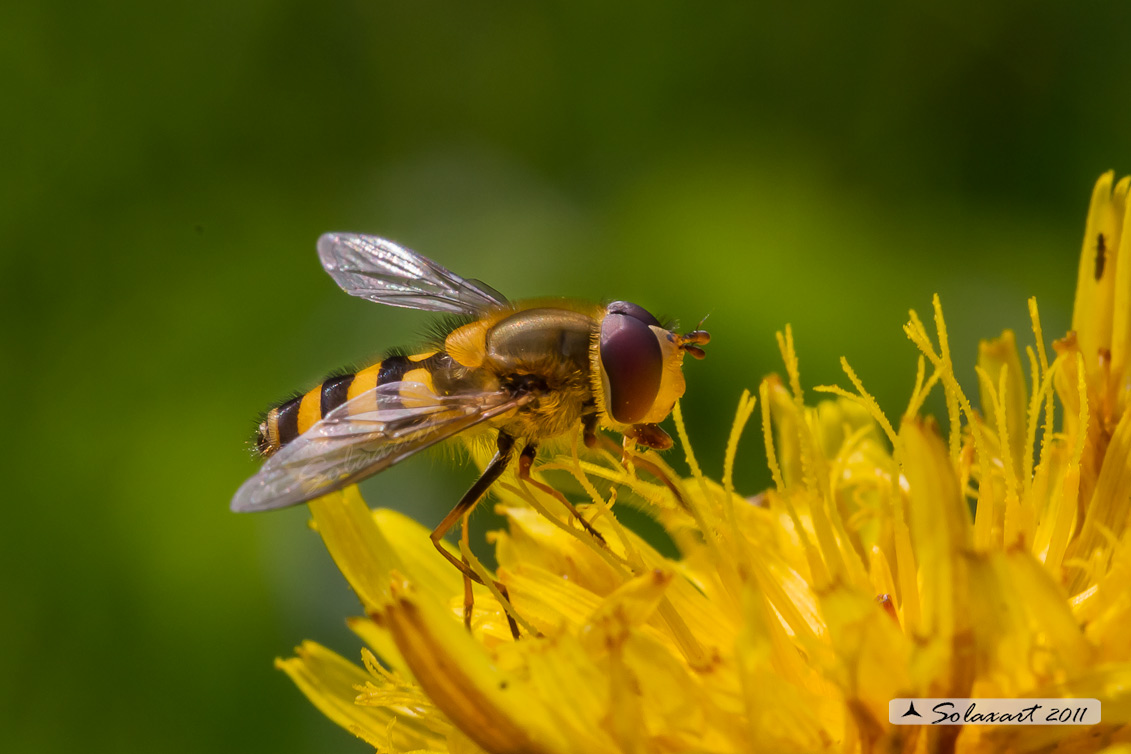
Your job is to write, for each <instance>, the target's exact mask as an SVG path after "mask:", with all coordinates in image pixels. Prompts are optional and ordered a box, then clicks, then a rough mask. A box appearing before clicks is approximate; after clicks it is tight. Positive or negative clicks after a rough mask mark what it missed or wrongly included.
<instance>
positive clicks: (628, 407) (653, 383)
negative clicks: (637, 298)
mask: <svg viewBox="0 0 1131 754" xmlns="http://www.w3.org/2000/svg"><path fill="white" fill-rule="evenodd" d="M708 340H710V336H709V335H707V333H706V332H704V331H702V330H694V331H692V332H690V333H688V334H687V335H678V334H676V333H673V332H671V331H670V330H667V329H665V328H664V326H663V325H661V324H660V321H659V320H658V319H656V318H655V317H654V316H653V315H652V314H651V313H649V312H648V311H647V310H646V309H644V308H643V307H641V306H638V305H637V304H633V303H629V302H628V301H614V302H612V303H611V304H609V305H608V306H607V307H606V308H605V316H604V317H603V318H602V319H601V329H600V334H599V337H598V343H597V346H598V351H597V352H598V356H599V359H598V363H599V366H600V374H601V388H602V390H603V404H604V408H605V412H606V413H607V414H608V416H609V418H611V419H612V420H613V421H614V422H616V423H617V424H627V425H635V424H655V423H657V422H660V421H663V420H664V419H665V418H666V417H667V415H668V414H670V413H671V410H672V408H673V407H674V406H675V402H676V401H677V400H679V398H680V396H682V395H683V391H684V389H685V387H686V385H685V383H684V379H683V370H682V365H683V356H684V354H685V353H690V354H691V355H692V356H694V357H695V358H700V359H701V358H703V355H704V354H703V350H702V349H701V348H699V346H700V345H702V344H704V343H706V342H707V341H708Z"/></svg>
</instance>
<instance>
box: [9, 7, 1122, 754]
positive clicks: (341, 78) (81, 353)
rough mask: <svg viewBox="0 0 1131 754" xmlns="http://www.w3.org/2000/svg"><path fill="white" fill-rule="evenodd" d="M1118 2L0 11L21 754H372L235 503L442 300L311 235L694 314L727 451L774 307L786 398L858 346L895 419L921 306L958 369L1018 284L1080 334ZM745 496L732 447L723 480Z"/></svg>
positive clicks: (1002, 324) (430, 486) (440, 473)
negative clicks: (299, 651)
mask: <svg viewBox="0 0 1131 754" xmlns="http://www.w3.org/2000/svg"><path fill="white" fill-rule="evenodd" d="M885 5H886V7H883V6H885ZM1129 8H1131V6H1128V5H1127V4H1126V3H1107V4H1103V3H1088V4H1078V5H1077V6H1074V7H1073V8H1072V10H1071V11H1068V10H1067V9H1066V8H1065V7H1063V6H1062V5H1061V4H1059V3H1055V2H1047V3H1040V2H1038V3H1003V4H992V7H991V5H990V4H985V3H981V2H973V1H969V2H964V1H961V0H960V1H958V2H952V3H947V4H944V5H942V6H940V5H939V4H937V3H936V4H934V5H933V6H932V7H922V8H917V7H912V5H909V4H905V3H886V4H885V3H880V4H878V5H873V6H872V7H871V9H870V10H868V11H864V10H862V8H861V6H859V5H858V4H857V5H850V4H845V3H816V4H814V3H804V4H802V3H797V4H784V3H783V4H778V7H768V6H761V5H756V4H752V3H716V4H704V3H653V2H647V3H645V2H621V3H615V4H610V3H599V2H588V1H585V0H582V1H581V2H572V3H546V4H529V3H517V2H504V3H499V4H494V5H491V6H487V5H486V4H467V3H438V2H429V1H427V0H411V1H408V0H395V1H393V2H361V1H357V2H348V3H320V4H314V3H307V2H293V1H290V2H286V1H284V2H270V3H268V2H259V1H256V0H251V1H250V2H243V3H231V2H211V1H207V0H205V1H202V2H196V3H192V4H191V5H190V4H183V7H177V6H174V5H166V4H156V5H155V4H153V3H141V2H136V1H134V2H129V1H123V2H117V3H113V4H110V3H86V4H83V3H63V2H59V1H58V0H40V1H39V2H34V3H22V4H18V5H12V6H10V7H8V8H6V10H5V11H3V15H4V16H5V20H4V21H3V22H2V23H0V92H2V102H3V110H4V115H3V116H2V117H0V155H2V157H0V192H2V195H0V260H2V265H3V266H2V268H0V283H2V285H3V289H2V293H3V295H2V298H0V307H2V312H3V328H2V336H0V337H2V340H0V344H2V346H0V347H2V352H0V374H2V375H3V378H4V385H5V390H4V393H3V395H4V401H3V417H4V424H5V427H6V430H7V431H6V432H5V434H6V437H5V439H4V440H3V441H2V442H3V467H4V469H5V473H4V478H5V485H4V488H5V493H4V494H3V500H4V503H5V504H4V509H3V518H2V520H3V525H2V529H0V531H2V535H3V536H2V545H0V605H2V615H3V617H2V619H0V627H2V628H0V632H2V634H0V741H3V742H4V744H3V748H4V750H5V751H9V752H42V753H49V752H64V751H67V752H72V751H77V750H82V751H86V752H103V751H105V752H122V753H126V752H154V751H161V752H201V751H207V752H211V753H212V754H221V753H222V752H241V753H246V752H249V751H271V752H279V753H282V752H309V751H329V750H334V751H343V752H362V751H365V750H366V748H367V747H365V746H364V745H363V744H361V743H360V742H359V741H356V740H355V739H353V738H352V737H351V736H350V735H349V734H348V733H345V732H343V731H340V730H338V729H337V728H336V727H335V726H333V725H332V724H331V723H330V722H329V721H327V720H325V719H324V718H322V717H321V715H319V714H318V713H317V712H316V711H315V710H314V708H313V707H311V706H310V705H309V704H307V702H306V701H305V700H304V699H303V698H302V697H301V695H300V694H299V693H298V692H297V691H296V690H295V689H294V688H293V687H292V686H291V684H290V683H289V681H287V679H286V678H285V677H284V676H283V675H282V674H281V673H279V672H277V671H275V670H274V669H273V668H272V659H273V658H274V657H275V656H278V655H286V654H288V653H289V652H290V650H291V648H292V647H293V646H294V645H295V644H297V643H298V642H299V641H301V640H302V639H304V638H314V639H318V640H321V641H323V642H324V643H326V644H329V645H330V646H332V647H334V648H336V649H338V650H339V651H341V652H342V653H344V654H345V655H346V656H348V657H351V658H357V650H358V646H359V645H358V642H357V641H356V640H355V639H354V638H353V637H352V636H350V635H349V634H348V633H347V632H346V631H345V628H344V623H343V618H344V617H345V616H346V615H348V614H351V613H353V612H354V611H355V610H356V603H355V601H354V599H353V597H352V595H351V594H350V593H349V591H348V589H347V588H346V586H345V584H344V581H342V580H341V579H340V578H339V577H338V575H337V574H336V572H335V571H334V569H333V566H332V564H331V563H330V562H329V558H328V557H327V556H326V554H325V552H324V550H323V549H322V546H321V544H320V542H319V541H318V539H317V537H316V536H315V535H313V534H312V533H310V532H309V531H308V530H307V528H306V514H305V511H304V510H303V509H295V510H289V511H285V512H280V513H277V514H273V515H264V516H235V515H233V514H230V513H229V512H228V510H227V505H228V501H229V499H230V496H231V494H232V493H233V491H234V490H235V488H236V487H237V486H238V485H239V483H240V482H241V481H242V480H243V479H244V478H245V477H246V476H248V475H249V474H251V473H252V472H253V471H254V469H255V464H254V462H253V461H252V459H251V458H250V456H249V454H248V453H247V451H246V446H245V441H246V439H247V438H248V436H249V434H250V433H251V431H252V428H253V424H254V417H255V415H256V413H257V412H258V411H260V410H261V409H264V408H266V407H268V406H269V405H270V404H271V403H272V402H273V401H276V400H278V399H280V398H282V397H285V396H286V395H287V394H288V393H289V392H290V391H292V390H295V389H305V388H307V387H309V386H311V385H312V384H313V383H315V382H316V381H317V380H319V379H320V378H321V377H322V376H324V375H325V374H326V373H327V372H328V371H330V370H331V369H333V368H336V367H340V366H342V365H346V364H350V363H357V362H364V361H366V360H368V359H372V358H374V357H376V356H378V355H379V354H380V353H381V352H382V351H383V350H384V349H385V348H387V347H389V346H394V345H403V344H406V343H412V342H413V340H414V339H415V338H416V337H417V334H418V333H419V332H420V331H421V330H422V329H423V327H424V326H425V324H426V320H427V318H426V317H425V316H422V315H420V314H419V313H415V312H407V311H399V310H388V309H383V308H382V307H378V306H373V305H370V304H366V303H365V302H362V301H360V300H357V299H351V298H349V297H347V296H345V295H344V294H342V293H341V292H339V291H338V289H337V288H336V287H335V286H334V285H333V283H332V282H331V281H330V279H329V278H328V277H327V276H326V275H324V274H323V273H322V271H321V270H320V268H319V265H318V262H317V258H316V256H315V253H314V241H315V239H316V238H317V237H318V235H319V234H320V233H322V232H324V231H327V230H357V231H365V232H372V233H380V234H382V235H386V236H388V237H391V238H394V239H397V240H400V241H402V242H403V243H405V244H407V245H410V246H412V247H414V248H416V249H418V250H420V251H422V252H424V253H426V254H428V255H429V256H432V257H434V258H436V259H438V260H440V261H442V262H443V263H445V264H447V265H448V266H450V267H451V268H453V269H455V270H456V271H458V272H462V273H464V274H467V275H470V276H474V277H479V278H482V279H483V280H486V281H488V282H490V283H491V284H492V285H494V286H495V287H497V288H499V289H500V290H502V291H504V292H506V293H508V294H509V295H511V296H512V297H524V296H533V295H541V294H565V295H575V296H582V297H587V298H593V299H601V298H607V297H615V298H626V299H630V300H633V301H637V302H639V303H641V304H643V305H645V306H647V307H648V308H650V309H653V310H657V311H659V312H662V313H664V314H668V315H672V316H676V317H679V318H681V319H682V320H683V322H684V324H686V325H692V324H694V323H695V322H696V321H697V320H698V319H699V318H700V317H703V316H704V315H708V314H709V315H710V319H709V320H708V328H709V329H710V331H711V332H712V334H713V335H714V341H713V342H712V344H711V345H710V348H709V351H710V355H709V358H708V359H707V360H706V361H703V362H689V364H688V366H687V369H686V372H687V375H688V380H689V391H688V395H687V398H686V400H685V402H684V408H685V413H686V415H687V416H688V423H689V425H690V430H691V434H692V437H693V439H694V441H695V443H696V446H697V450H698V452H699V454H700V456H701V458H702V460H703V462H704V464H705V466H706V468H707V469H708V471H711V472H713V473H715V474H717V473H719V471H720V469H721V462H722V460H721V459H722V450H723V445H724V442H725V437H726V433H727V431H728V427H729V422H730V419H731V416H732V412H733V410H734V408H735V405H736V403H737V400H738V397H739V394H740V393H741V391H742V390H743V388H756V386H757V383H758V381H759V379H760V378H761V377H762V376H763V375H764V374H766V373H768V372H771V371H775V370H779V371H780V361H779V357H778V354H777V348H776V345H775V342H774V332H775V331H776V330H778V329H780V328H782V327H783V326H784V325H785V324H786V323H792V325H793V328H794V332H795V335H796V338H797V345H798V351H799V353H800V357H801V364H802V373H803V379H804V381H805V383H806V385H808V386H813V385H816V384H821V383H830V382H839V383H840V384H846V380H845V379H844V378H843V376H842V375H841V373H840V371H839V366H838V359H839V357H840V356H842V355H844V356H847V357H849V359H850V361H851V363H852V364H853V366H854V367H855V369H856V370H857V372H858V373H859V375H860V376H861V378H862V379H863V380H864V381H865V383H866V384H867V385H868V386H869V387H870V388H871V389H872V390H873V391H874V393H875V394H876V395H877V396H878V397H879V400H880V402H881V404H882V405H883V407H884V408H885V409H886V410H887V411H889V412H891V413H892V414H894V415H898V413H899V412H900V411H901V410H902V407H903V406H904V404H905V401H906V400H907V397H908V395H909V393H910V389H911V385H912V383H913V379H914V368H915V351H914V349H913V347H912V346H911V344H910V343H909V342H908V341H907V340H906V339H905V337H904V335H903V333H902V332H901V329H900V328H901V325H902V324H903V322H904V321H905V320H906V317H907V310H908V309H909V308H916V309H917V310H919V311H920V312H924V313H925V312H928V311H929V308H930V297H931V295H932V294H933V293H936V292H937V293H939V294H940V295H941V296H942V299H943V302H944V306H945V307H946V313H947V316H948V321H949V324H950V327H951V334H952V341H951V342H952V344H953V349H954V353H955V356H956V359H957V362H958V366H959V369H960V372H961V374H962V375H963V376H964V377H965V378H966V379H967V384H969V385H971V386H972V385H974V384H975V383H974V380H973V377H974V375H973V363H974V355H975V351H976V344H977V340H978V338H980V337H989V336H992V335H996V334H998V333H999V332H1000V331H1001V330H1002V329H1003V328H1006V327H1012V328H1015V329H1017V330H1018V332H1019V335H1020V338H1021V340H1022V342H1023V343H1024V342H1030V341H1031V336H1029V335H1028V331H1027V315H1026V308H1025V300H1026V298H1027V297H1028V296H1030V295H1036V296H1038V299H1039V301H1040V305H1041V312H1042V316H1043V318H1044V323H1045V326H1046V332H1047V333H1049V334H1050V336H1054V335H1059V334H1063V332H1064V331H1065V330H1066V329H1067V327H1068V324H1069V321H1070V307H1071V296H1072V293H1073V290H1074V278H1075V271H1076V264H1077V262H1076V260H1077V255H1078V254H1079V251H1080V247H1081V242H1082V231H1083V222H1084V213H1085V209H1086V206H1087V202H1088V198H1089V195H1090V191H1091V187H1092V184H1093V182H1094V180H1095V179H1096V177H1097V176H1098V175H1099V174H1100V173H1101V172H1102V171H1104V170H1107V169H1108V168H1117V169H1120V170H1122V171H1128V170H1131V143H1129V140H1128V131H1127V124H1128V123H1131V112H1129V111H1131V97H1128V96H1127V95H1128V94H1129V92H1128V87H1129V84H1131V57H1129V56H1127V55H1126V54H1125V52H1124V51H1125V50H1126V49H1127V47H1126V45H1124V44H1123V43H1124V42H1127V41H1129V33H1131V32H1129V31H1128V30H1129V29H1131V26H1129V25H1128V20H1129V19H1128V17H1127V16H1128V15H1129V14H1128V10H1129ZM672 458H673V461H674V462H678V453H673V454H672ZM471 478H472V472H471V470H470V469H467V468H462V469H461V468H451V465H450V464H448V463H445V462H444V461H443V460H442V459H433V458H419V459H413V460H412V461H411V462H410V463H406V464H404V465H403V466H402V467H398V468H397V469H394V470H393V471H391V472H389V473H388V474H384V475H381V477H380V478H379V479H377V480H374V482H372V483H370V484H368V485H366V487H365V491H366V494H367V497H368V498H369V500H370V502H371V503H372V504H382V505H385V504H392V505H399V506H402V507H406V508H408V509H409V510H412V511H414V512H415V514H416V515H417V516H418V517H419V518H420V519H421V520H422V521H424V522H425V523H426V524H428V525H434V524H435V523H436V522H438V521H439V519H440V517H441V516H442V512H443V507H444V506H445V505H446V504H449V503H451V502H454V500H455V499H456V496H457V495H458V494H459V493H460V491H461V490H462V488H463V487H464V486H466V485H467V484H468V483H469V482H470V480H471ZM766 479H767V475H766V473H765V471H764V456H763V451H762V445H761V441H760V438H759V435H758V433H757V432H756V431H755V432H748V433H747V436H746V437H745V439H744V442H743V446H742V451H741V456H740V468H739V470H738V482H739V485H740V487H741V488H742V489H743V490H745V491H748V492H751V493H753V492H755V491H757V490H758V489H760V488H761V486H762V485H763V484H765V482H766ZM487 521H488V519H487V518H481V517H479V516H477V518H476V522H477V526H478V531H477V532H476V537H477V538H478V539H481V538H482V535H483V531H484V529H485V528H489V524H488V523H487Z"/></svg>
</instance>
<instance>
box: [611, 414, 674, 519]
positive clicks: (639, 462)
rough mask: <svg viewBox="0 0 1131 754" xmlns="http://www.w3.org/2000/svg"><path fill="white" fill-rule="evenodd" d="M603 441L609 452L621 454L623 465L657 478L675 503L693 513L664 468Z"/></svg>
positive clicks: (622, 447)
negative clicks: (669, 491) (668, 491)
mask: <svg viewBox="0 0 1131 754" xmlns="http://www.w3.org/2000/svg"><path fill="white" fill-rule="evenodd" d="M666 434H667V433H665V435H666ZM625 436H626V437H630V439H631V436H630V435H625ZM601 439H602V440H603V441H604V445H605V446H606V448H607V449H608V450H610V452H613V453H616V452H617V451H619V452H620V457H621V463H622V464H624V465H625V467H626V468H627V467H628V465H629V464H631V465H632V466H633V467H635V468H637V469H643V470H644V471H647V472H648V473H649V474H651V475H652V476H654V477H656V479H658V480H660V482H662V483H663V485H664V486H665V487H667V488H668V489H669V490H671V493H672V496H674V497H675V501H676V502H677V503H679V507H680V508H683V509H684V510H685V511H687V512H688V513H690V512H691V507H690V506H689V505H688V504H687V501H686V500H684V499H683V493H681V492H680V491H679V487H677V486H676V484H675V482H673V481H672V480H671V477H669V476H668V475H667V473H666V472H665V471H664V470H663V469H662V468H660V467H659V466H657V465H656V464H654V463H652V462H651V461H649V460H648V459H647V458H645V457H644V456H642V455H640V454H638V453H633V452H632V451H630V450H629V449H628V448H627V447H625V446H623V445H617V444H616V443H615V442H613V441H612V440H610V439H609V438H607V437H604V436H602V438H601Z"/></svg>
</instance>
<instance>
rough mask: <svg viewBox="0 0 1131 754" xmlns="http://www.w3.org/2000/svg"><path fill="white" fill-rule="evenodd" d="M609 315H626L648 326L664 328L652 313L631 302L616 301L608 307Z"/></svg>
mask: <svg viewBox="0 0 1131 754" xmlns="http://www.w3.org/2000/svg"><path fill="white" fill-rule="evenodd" d="M608 312H609V314H626V315H628V316H629V317H632V318H633V319H638V320H640V321H641V322H643V323H644V324H646V325H652V326H654V327H663V325H661V324H660V320H658V319H656V318H655V317H653V316H652V313H651V312H649V311H648V310H647V309H645V308H644V307H643V306H639V305H637V304H634V303H632V302H631V301H614V302H613V303H611V304H609V306H608Z"/></svg>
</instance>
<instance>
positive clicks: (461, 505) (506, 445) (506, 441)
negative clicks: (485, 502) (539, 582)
mask: <svg viewBox="0 0 1131 754" xmlns="http://www.w3.org/2000/svg"><path fill="white" fill-rule="evenodd" d="M498 448H499V449H498V451H497V452H496V453H495V457H494V458H492V459H491V462H490V463H489V464H487V468H486V469H484V470H483V473H482V474H481V475H480V477H479V478H478V479H476V480H475V484H473V485H471V487H470V488H469V489H468V490H467V492H465V493H463V497H461V498H460V500H459V502H458V503H456V507H454V508H452V510H451V511H450V512H449V513H448V515H446V516H444V520H443V521H441V522H440V525H439V526H437V527H436V528H435V529H433V530H432V534H431V536H430V539H431V540H432V545H433V546H434V547H435V548H436V549H437V550H438V551H439V552H440V554H441V555H443V556H444V557H445V558H447V559H448V562H449V563H451V564H452V565H454V566H455V567H456V568H458V569H459V572H460V573H462V574H463V594H464V612H463V616H464V623H465V624H466V625H467V626H468V627H469V628H470V626H471V610H472V608H473V607H474V601H473V598H472V594H471V582H472V581H474V582H475V583H477V584H482V583H483V579H481V578H479V574H477V573H476V572H475V571H473V570H472V569H471V566H470V565H469V564H468V563H467V562H466V561H465V560H463V558H457V557H456V556H455V555H453V554H452V553H450V552H448V550H447V549H446V548H445V547H444V546H443V544H441V542H442V541H443V539H444V535H446V534H447V533H448V532H449V531H451V528H452V527H453V526H455V524H456V521H460V520H461V519H462V520H463V522H464V523H463V532H462V533H461V537H466V536H467V518H466V517H467V516H468V515H469V514H470V513H471V510H472V509H473V508H474V507H475V504H476V503H478V502H479V501H480V500H481V499H482V498H483V495H485V494H486V493H487V490H488V489H489V488H490V487H491V485H492V484H494V483H495V480H497V479H498V478H499V477H500V476H501V475H502V473H503V471H504V470H505V469H506V468H507V464H508V463H510V460H511V450H512V449H513V448H514V438H513V437H511V436H510V435H508V434H505V433H503V432H500V433H499V439H498ZM465 542H466V540H465ZM493 585H494V587H495V588H496V589H498V590H499V594H501V595H503V598H504V599H506V600H507V601H508V602H509V601H510V597H509V596H508V592H507V588H506V587H505V586H503V585H502V584H500V583H499V582H497V581H496V582H494V584H493ZM507 623H508V624H509V625H510V629H511V635H512V636H514V638H516V639H517V638H518V637H519V633H518V624H517V623H515V620H514V618H513V617H511V614H510V613H507Z"/></svg>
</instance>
